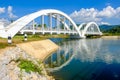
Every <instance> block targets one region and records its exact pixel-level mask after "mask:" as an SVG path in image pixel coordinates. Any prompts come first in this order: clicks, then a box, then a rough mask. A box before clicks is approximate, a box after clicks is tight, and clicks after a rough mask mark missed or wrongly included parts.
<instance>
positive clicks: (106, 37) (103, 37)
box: [101, 36, 120, 39]
mask: <svg viewBox="0 0 120 80" xmlns="http://www.w3.org/2000/svg"><path fill="white" fill-rule="evenodd" d="M101 38H102V39H120V36H102V37H101Z"/></svg>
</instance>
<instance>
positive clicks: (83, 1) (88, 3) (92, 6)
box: [0, 0, 120, 25]
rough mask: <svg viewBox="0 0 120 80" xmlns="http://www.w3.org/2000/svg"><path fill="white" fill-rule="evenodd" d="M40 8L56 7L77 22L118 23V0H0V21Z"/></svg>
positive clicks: (119, 17)
mask: <svg viewBox="0 0 120 80" xmlns="http://www.w3.org/2000/svg"><path fill="white" fill-rule="evenodd" d="M42 9H57V10H60V11H62V12H64V13H66V14H67V15H68V16H70V17H71V18H72V19H73V21H75V23H77V24H81V23H86V22H91V21H95V22H96V23H98V24H110V25H118V24H120V0H0V21H2V20H10V19H13V20H17V19H18V18H20V17H22V16H25V15H27V14H30V13H32V12H36V11H39V10H42Z"/></svg>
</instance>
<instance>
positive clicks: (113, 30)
mask: <svg viewBox="0 0 120 80" xmlns="http://www.w3.org/2000/svg"><path fill="white" fill-rule="evenodd" d="M104 33H115V34H116V33H117V34H120V25H119V26H115V27H113V28H111V29H108V30H105V31H104Z"/></svg>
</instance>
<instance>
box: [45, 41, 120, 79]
mask: <svg viewBox="0 0 120 80" xmlns="http://www.w3.org/2000/svg"><path fill="white" fill-rule="evenodd" d="M58 44H59V45H60V48H59V50H58V51H56V52H55V53H54V54H52V55H51V56H49V58H48V59H46V61H45V63H46V68H47V70H48V71H49V72H50V74H51V75H53V76H54V77H55V79H56V80H120V40H117V39H116V40H114V39H113V40H103V39H80V40H69V41H64V42H62V43H58Z"/></svg>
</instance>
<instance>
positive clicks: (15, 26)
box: [0, 9, 82, 38]
mask: <svg viewBox="0 0 120 80" xmlns="http://www.w3.org/2000/svg"><path fill="white" fill-rule="evenodd" d="M48 14H58V15H62V16H64V17H65V18H66V19H68V20H69V21H70V23H71V24H72V25H73V27H74V28H75V30H76V31H77V33H78V34H79V36H80V37H81V36H82V35H81V33H80V31H79V29H78V27H77V25H76V24H75V22H74V21H73V20H72V19H71V18H70V17H69V16H68V15H67V14H65V13H63V12H61V11H59V10H55V9H46V10H40V11H38V12H34V13H32V14H29V15H26V16H23V17H21V18H19V19H18V20H16V21H15V22H13V23H11V24H10V25H8V26H7V27H6V28H5V33H4V36H2V37H4V38H7V37H8V34H10V35H11V37H14V36H15V35H16V34H17V33H18V31H20V30H21V29H22V28H23V27H25V26H26V25H27V24H28V23H30V22H31V21H32V20H34V19H36V18H37V17H40V16H42V15H48ZM21 24H22V25H21ZM64 24H65V27H66V28H67V29H70V28H68V26H67V25H66V23H64ZM0 36H1V35H0Z"/></svg>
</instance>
